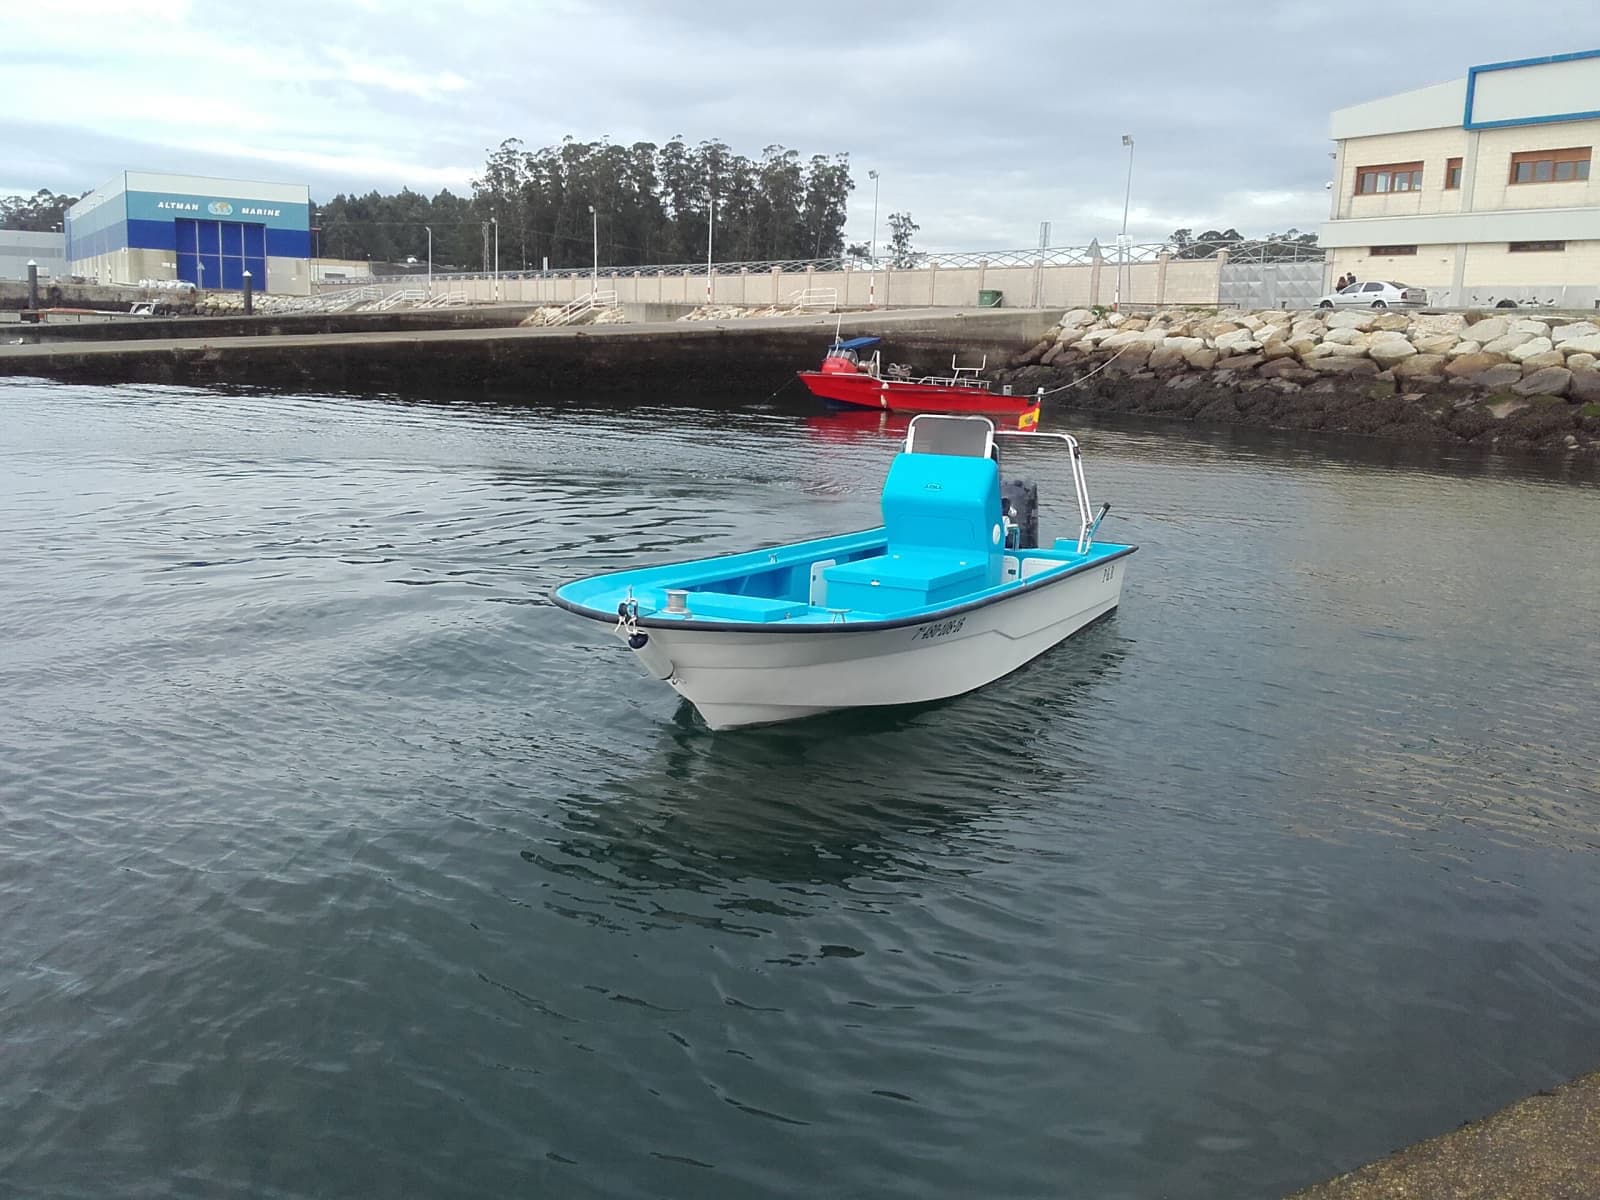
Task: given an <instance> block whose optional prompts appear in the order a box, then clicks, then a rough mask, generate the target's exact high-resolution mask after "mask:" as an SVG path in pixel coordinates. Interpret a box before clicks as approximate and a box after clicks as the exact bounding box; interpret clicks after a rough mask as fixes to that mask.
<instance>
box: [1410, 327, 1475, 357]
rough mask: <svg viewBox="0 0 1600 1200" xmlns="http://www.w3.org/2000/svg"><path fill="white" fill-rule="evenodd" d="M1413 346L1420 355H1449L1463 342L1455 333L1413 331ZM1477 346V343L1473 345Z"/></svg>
mask: <svg viewBox="0 0 1600 1200" xmlns="http://www.w3.org/2000/svg"><path fill="white" fill-rule="evenodd" d="M1411 344H1412V345H1413V346H1415V347H1416V348H1417V353H1418V354H1449V353H1450V351H1452V350H1454V349H1455V348H1456V347H1457V346H1459V345H1461V344H1462V343H1461V341H1460V340H1459V339H1458V338H1457V337H1456V335H1455V334H1453V333H1426V332H1419V331H1417V330H1412V332H1411ZM1473 345H1474V346H1476V345H1477V343H1476V342H1474V343H1473Z"/></svg>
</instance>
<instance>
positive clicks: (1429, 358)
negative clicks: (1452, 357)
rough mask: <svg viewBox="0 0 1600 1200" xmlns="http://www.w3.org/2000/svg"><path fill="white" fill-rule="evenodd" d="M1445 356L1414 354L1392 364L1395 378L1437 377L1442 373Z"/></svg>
mask: <svg viewBox="0 0 1600 1200" xmlns="http://www.w3.org/2000/svg"><path fill="white" fill-rule="evenodd" d="M1444 364H1445V357H1444V355H1442V354H1414V355H1412V356H1411V357H1410V358H1406V359H1402V360H1401V361H1400V362H1397V363H1395V364H1394V366H1393V367H1392V368H1391V370H1393V371H1394V376H1395V378H1396V379H1402V380H1410V379H1439V378H1441V377H1442V376H1443V374H1444Z"/></svg>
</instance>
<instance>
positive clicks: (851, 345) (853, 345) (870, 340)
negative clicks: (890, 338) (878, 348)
mask: <svg viewBox="0 0 1600 1200" xmlns="http://www.w3.org/2000/svg"><path fill="white" fill-rule="evenodd" d="M881 341H883V339H882V338H876V337H857V338H851V339H850V340H849V341H844V342H840V341H835V342H834V343H833V345H831V346H829V347H828V349H830V350H859V349H861V347H863V346H874V345H876V344H877V343H879V342H881Z"/></svg>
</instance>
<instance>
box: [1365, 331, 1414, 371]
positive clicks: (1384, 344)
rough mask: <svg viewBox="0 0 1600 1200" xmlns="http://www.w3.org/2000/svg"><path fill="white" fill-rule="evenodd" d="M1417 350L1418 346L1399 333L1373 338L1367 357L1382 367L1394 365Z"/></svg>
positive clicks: (1368, 347)
mask: <svg viewBox="0 0 1600 1200" xmlns="http://www.w3.org/2000/svg"><path fill="white" fill-rule="evenodd" d="M1416 352H1417V348H1416V347H1415V346H1413V345H1412V344H1411V343H1410V342H1408V341H1407V340H1406V339H1405V338H1403V337H1401V336H1400V335H1399V334H1394V335H1393V336H1390V337H1377V338H1373V339H1372V342H1371V344H1370V345H1368V346H1367V357H1369V358H1370V359H1372V361H1373V362H1375V363H1377V364H1378V365H1379V366H1380V367H1392V366H1394V365H1395V363H1397V362H1400V361H1401V360H1403V359H1407V358H1410V357H1411V356H1412V355H1414V354H1415V353H1416Z"/></svg>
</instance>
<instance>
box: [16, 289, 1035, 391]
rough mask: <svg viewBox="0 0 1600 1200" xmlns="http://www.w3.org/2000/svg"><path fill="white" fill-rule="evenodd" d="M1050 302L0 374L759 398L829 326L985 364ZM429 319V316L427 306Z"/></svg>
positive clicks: (129, 350)
mask: <svg viewBox="0 0 1600 1200" xmlns="http://www.w3.org/2000/svg"><path fill="white" fill-rule="evenodd" d="M1057 315H1058V314H1056V313H1055V312H1054V311H1048V310H1047V311H1026V312H1022V311H1016V310H1012V311H1000V312H995V311H993V310H972V311H961V310H954V311H952V310H938V311H931V312H930V311H926V310H908V311H899V312H876V313H863V314H852V315H846V316H844V317H843V318H842V319H841V318H838V317H836V316H834V315H826V316H824V315H813V316H804V317H785V318H771V319H763V320H759V321H756V320H747V321H726V322H693V323H690V322H682V323H680V322H665V323H657V324H641V325H597V326H580V327H578V328H557V329H548V328H491V329H427V330H415V331H409V332H408V331H404V330H393V329H386V330H382V331H379V332H330V333H320V334H319V333H309V334H289V333H281V334H266V335H261V336H237V335H236V336H223V337H216V336H205V337H190V338H167V339H159V340H147V341H132V340H122V341H93V342H83V343H77V342H71V343H55V344H46V345H38V346H28V345H20V346H18V345H11V346H0V374H5V375H31V376H43V377H46V378H51V379H63V380H74V381H80V382H91V383H107V384H111V383H125V382H140V383H176V384H213V383H226V384H245V385H251V386H258V387H285V388H295V389H314V390H331V391H388V392H400V393H412V394H420V393H425V392H429V391H445V390H457V391H458V390H461V389H463V388H467V389H481V390H484V391H487V392H545V393H550V392H555V393H566V394H570V395H574V396H576V395H579V394H581V393H583V392H584V391H586V390H594V391H597V392H600V393H602V394H603V395H605V396H648V395H661V394H669V393H678V394H681V393H684V392H695V393H700V394H707V395H743V396H745V397H749V396H751V395H753V394H755V395H759V396H765V395H767V394H769V393H770V392H772V391H773V390H774V389H775V388H778V387H780V386H782V385H784V384H786V383H789V382H791V381H792V380H793V379H794V372H795V371H797V370H803V369H806V368H809V367H812V366H815V365H816V364H817V362H818V361H819V360H820V358H821V355H822V351H823V348H824V347H825V346H826V345H827V343H828V341H829V340H830V339H831V338H832V336H833V332H834V329H835V327H836V324H837V326H838V327H839V328H842V329H843V330H844V331H845V332H846V333H853V334H866V333H873V334H879V335H881V336H883V337H884V339H885V347H886V353H889V354H892V355H895V356H905V357H912V356H915V360H916V361H919V362H921V363H923V364H925V366H926V368H927V369H928V370H930V371H932V370H938V369H941V368H943V367H944V366H945V365H946V364H948V362H949V360H950V356H951V355H952V354H958V355H960V357H961V360H962V362H963V363H966V362H973V363H974V364H975V363H976V362H977V361H978V360H979V359H981V358H982V357H983V356H984V355H987V356H988V360H989V364H990V366H991V367H995V366H998V365H1000V364H1002V363H1004V362H1005V361H1006V360H1007V359H1008V358H1009V356H1011V355H1013V354H1015V353H1016V352H1017V349H1018V347H1019V346H1026V345H1028V344H1029V343H1031V342H1033V341H1036V340H1037V339H1038V338H1039V337H1041V336H1042V335H1043V334H1044V332H1045V330H1047V329H1048V328H1049V327H1050V326H1051V324H1052V323H1053V322H1054V321H1055V320H1056V318H1057ZM433 316H434V317H435V318H437V314H433Z"/></svg>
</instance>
